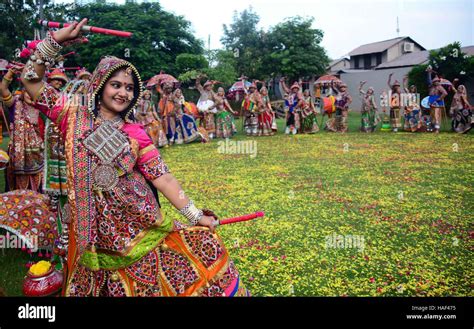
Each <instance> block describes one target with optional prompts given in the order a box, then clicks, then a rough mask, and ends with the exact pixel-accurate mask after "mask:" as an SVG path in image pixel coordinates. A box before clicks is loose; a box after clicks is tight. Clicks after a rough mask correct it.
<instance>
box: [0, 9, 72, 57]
mask: <svg viewBox="0 0 474 329" xmlns="http://www.w3.org/2000/svg"><path fill="white" fill-rule="evenodd" d="M43 2H44V13H45V17H44V18H45V19H47V20H59V21H62V20H63V17H64V13H65V12H66V11H67V9H68V8H69V7H70V5H64V4H54V3H53V2H52V1H50V0H49V1H48V0H44V1H43ZM0 16H1V17H2V29H1V30H0V45H2V46H1V47H0V58H4V59H7V60H15V59H16V60H18V58H16V56H17V55H18V54H19V50H21V49H22V48H23V45H24V42H25V41H27V40H33V38H34V29H35V28H38V29H39V26H37V25H36V24H35V22H36V20H37V19H38V18H39V7H38V1H34V0H21V1H20V0H19V1H2V3H1V4H0Z"/></svg>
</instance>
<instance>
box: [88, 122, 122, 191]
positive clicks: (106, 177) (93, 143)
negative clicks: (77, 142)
mask: <svg viewBox="0 0 474 329" xmlns="http://www.w3.org/2000/svg"><path fill="white" fill-rule="evenodd" d="M99 119H101V121H102V122H101V123H100V125H99V127H98V128H97V129H96V130H94V131H93V132H92V133H91V134H90V135H89V136H87V138H85V139H84V146H85V147H86V148H87V149H88V150H89V151H90V152H91V153H92V154H94V155H95V156H96V157H97V158H98V159H99V163H98V164H96V166H95V168H93V169H92V181H93V184H94V187H95V189H97V190H100V191H110V190H112V189H113V188H114V187H115V186H116V185H117V184H118V182H119V176H118V172H117V169H116V168H115V164H114V161H115V160H116V159H117V157H118V156H119V155H120V154H121V153H122V152H123V151H124V150H125V149H127V148H128V147H129V143H128V138H127V136H125V135H124V133H123V132H122V131H120V129H119V128H118V127H120V126H121V125H122V123H123V120H122V118H120V117H118V116H117V117H115V118H113V119H111V120H103V117H101V116H100V114H99Z"/></svg>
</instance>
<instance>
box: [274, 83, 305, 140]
mask: <svg viewBox="0 0 474 329" xmlns="http://www.w3.org/2000/svg"><path fill="white" fill-rule="evenodd" d="M280 85H281V87H282V89H283V91H284V92H285V94H287V95H288V96H287V97H286V100H285V107H286V108H288V111H287V114H286V128H285V134H287V135H288V134H290V133H291V134H293V135H296V133H297V132H298V131H300V129H301V120H300V112H301V110H302V108H303V107H304V100H303V94H302V93H301V92H300V85H299V84H298V83H297V82H295V83H294V84H293V85H292V86H291V88H288V86H287V85H286V83H285V78H281V79H280Z"/></svg>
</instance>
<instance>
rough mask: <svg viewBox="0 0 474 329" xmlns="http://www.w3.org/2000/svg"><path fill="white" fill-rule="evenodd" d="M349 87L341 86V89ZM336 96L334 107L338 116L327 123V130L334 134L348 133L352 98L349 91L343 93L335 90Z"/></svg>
mask: <svg viewBox="0 0 474 329" xmlns="http://www.w3.org/2000/svg"><path fill="white" fill-rule="evenodd" d="M342 87H345V88H347V85H345V84H341V85H340V88H342ZM333 91H334V93H335V94H336V96H335V102H334V105H335V106H336V116H335V118H332V119H330V120H328V121H327V122H326V129H327V130H329V131H333V132H342V133H345V132H347V128H348V122H347V121H348V116H349V113H348V112H349V104H351V103H352V97H351V96H350V95H349V93H348V92H347V91H341V90H339V89H336V88H333Z"/></svg>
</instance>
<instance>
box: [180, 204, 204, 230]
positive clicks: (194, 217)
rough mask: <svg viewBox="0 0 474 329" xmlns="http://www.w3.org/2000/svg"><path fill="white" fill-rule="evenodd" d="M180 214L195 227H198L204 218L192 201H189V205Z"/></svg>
mask: <svg viewBox="0 0 474 329" xmlns="http://www.w3.org/2000/svg"><path fill="white" fill-rule="evenodd" d="M179 212H180V214H181V215H183V216H184V217H186V218H187V219H188V221H189V223H190V224H191V225H193V226H196V225H197V224H198V223H199V221H200V220H201V217H202V216H203V212H202V210H201V209H198V208H196V206H195V205H194V202H193V201H192V200H189V202H188V204H187V205H186V206H184V208H182V209H180V210H179Z"/></svg>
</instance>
